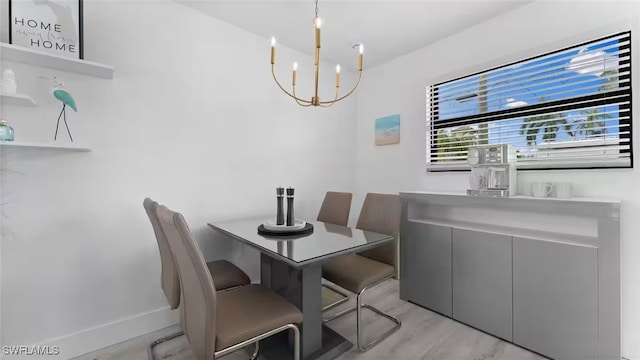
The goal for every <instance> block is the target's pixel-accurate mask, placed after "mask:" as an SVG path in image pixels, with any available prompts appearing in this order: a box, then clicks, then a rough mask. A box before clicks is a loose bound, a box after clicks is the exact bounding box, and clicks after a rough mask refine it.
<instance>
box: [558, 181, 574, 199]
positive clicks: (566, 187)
mask: <svg viewBox="0 0 640 360" xmlns="http://www.w3.org/2000/svg"><path fill="white" fill-rule="evenodd" d="M555 188H556V197H558V198H560V199H570V198H572V197H573V184H572V183H570V182H561V183H556V184H555Z"/></svg>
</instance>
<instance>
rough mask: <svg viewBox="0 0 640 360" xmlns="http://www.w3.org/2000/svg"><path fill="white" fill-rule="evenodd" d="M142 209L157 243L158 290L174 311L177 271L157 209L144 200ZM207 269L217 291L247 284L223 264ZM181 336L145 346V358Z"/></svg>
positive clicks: (232, 267)
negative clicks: (160, 287) (158, 259)
mask: <svg viewBox="0 0 640 360" xmlns="http://www.w3.org/2000/svg"><path fill="white" fill-rule="evenodd" d="M142 205H143V206H144V210H145V211H146V212H147V216H148V217H149V221H150V222H151V226H152V227H153V232H154V234H155V236H156V241H157V242H158V249H159V250H160V268H161V275H160V285H161V286H162V290H164V295H165V297H166V298H167V302H169V306H170V308H171V310H174V309H177V308H178V306H179V305H180V282H179V281H178V271H177V269H176V265H175V263H174V261H173V255H172V254H171V250H170V248H169V243H168V242H167V237H166V235H165V234H164V231H163V230H162V227H161V226H160V220H159V219H158V216H157V214H156V208H157V207H158V206H159V205H158V203H157V202H155V201H153V200H151V199H150V198H146V199H144V201H143V203H142ZM207 269H208V270H209V273H210V274H211V276H214V277H215V279H214V281H215V282H216V286H217V289H218V290H219V291H223V290H227V289H232V288H234V287H237V286H243V285H247V284H249V283H251V280H250V279H249V276H247V274H246V273H245V272H244V271H242V270H240V269H239V268H238V267H237V266H235V265H233V264H232V263H230V262H229V261H226V260H216V261H211V262H208V263H207ZM182 335H184V333H183V332H182V331H180V332H177V333H174V334H171V335H168V336H165V337H163V338H161V339H157V340H155V341H153V342H152V343H151V344H149V347H148V349H147V352H148V355H149V358H150V359H152V360H153V359H154V356H153V348H154V347H155V346H156V345H158V344H161V343H163V342H165V341H169V340H171V339H175V338H177V337H179V336H182Z"/></svg>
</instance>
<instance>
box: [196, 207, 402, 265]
mask: <svg viewBox="0 0 640 360" xmlns="http://www.w3.org/2000/svg"><path fill="white" fill-rule="evenodd" d="M267 220H270V218H269V216H263V217H252V218H247V219H240V220H232V221H220V222H210V223H209V224H208V225H209V226H210V227H211V228H212V229H214V230H218V231H221V232H223V233H225V234H227V235H229V236H231V237H233V238H235V239H236V240H239V241H241V242H243V243H246V244H248V245H250V246H253V247H255V248H257V249H258V250H259V251H261V252H263V253H265V254H266V255H269V256H272V257H275V258H277V259H279V260H282V261H284V262H286V263H289V264H290V265H293V266H296V267H300V266H304V265H308V264H311V263H316V262H325V261H327V260H331V259H333V258H335V257H337V256H340V255H345V254H350V253H355V252H360V251H363V250H367V249H371V248H374V247H376V246H380V245H382V244H385V243H388V242H391V241H393V236H389V235H384V234H379V233H375V232H370V231H364V230H358V229H353V228H349V227H346V226H340V225H335V224H330V223H324V222H321V221H309V222H310V223H311V224H313V233H311V234H308V235H301V236H299V237H298V236H292V237H289V236H287V237H272V236H266V235H260V234H258V226H259V225H261V224H263V223H264V222H266V221H267Z"/></svg>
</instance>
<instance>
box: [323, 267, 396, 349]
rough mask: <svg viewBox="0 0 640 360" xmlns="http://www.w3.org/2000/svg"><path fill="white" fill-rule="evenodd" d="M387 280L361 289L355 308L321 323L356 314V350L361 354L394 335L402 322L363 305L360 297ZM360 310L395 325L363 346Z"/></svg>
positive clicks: (367, 305)
mask: <svg viewBox="0 0 640 360" xmlns="http://www.w3.org/2000/svg"><path fill="white" fill-rule="evenodd" d="M385 280H387V279H384V280H381V281H379V282H377V283H374V284H372V285H369V286H368V287H365V288H364V289H362V290H361V291H360V293H358V296H357V298H356V306H354V307H352V308H349V309H346V310H343V311H340V312H338V313H336V314H334V315H331V316H330V317H328V318H326V319H324V320H322V322H323V323H327V322H329V321H332V320H335V319H337V318H339V317H341V316H343V315H346V314H348V313H351V312H353V311H355V312H356V339H357V343H358V349H359V350H360V351H361V352H365V351H367V350H369V349H371V348H372V347H373V346H374V345H376V344H378V343H379V342H380V341H382V340H384V339H386V338H387V337H389V335H391V334H393V333H395V332H396V331H398V329H400V327H401V326H402V322H400V319H398V318H396V317H394V316H391V315H390V314H387V313H385V312H384V311H382V310H380V309H377V308H375V307H373V306H371V305H369V304H365V303H363V302H362V295H363V294H364V292H365V291H367V290H368V289H370V288H372V287H374V286H376V285H378V284H380V283H381V282H383V281H385ZM362 308H366V309H369V310H371V311H373V312H375V313H376V314H378V315H381V316H383V317H385V318H387V319H389V320H391V321H392V322H394V323H395V325H394V326H393V328H391V329H389V330H388V331H386V332H385V333H384V334H382V335H380V336H379V337H377V338H375V339H373V340H372V341H371V342H369V343H368V344H363V342H364V339H363V338H362V332H363V324H362Z"/></svg>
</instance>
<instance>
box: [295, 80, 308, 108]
mask: <svg viewBox="0 0 640 360" xmlns="http://www.w3.org/2000/svg"><path fill="white" fill-rule="evenodd" d="M293 99H294V100H295V101H296V103H298V105H300V106H304V107H308V106H311V102H309V103H308V104H304V103H301V102H300V101H299V100H300V99H298V97H297V96H296V86H295V85H293Z"/></svg>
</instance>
